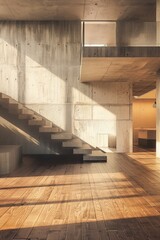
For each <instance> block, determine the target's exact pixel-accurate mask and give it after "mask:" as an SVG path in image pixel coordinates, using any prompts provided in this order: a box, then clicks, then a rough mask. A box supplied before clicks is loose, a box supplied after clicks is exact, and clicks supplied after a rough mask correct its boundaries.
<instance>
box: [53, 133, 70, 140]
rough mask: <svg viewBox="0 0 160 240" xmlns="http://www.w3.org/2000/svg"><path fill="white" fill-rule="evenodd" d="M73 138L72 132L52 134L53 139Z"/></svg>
mask: <svg viewBox="0 0 160 240" xmlns="http://www.w3.org/2000/svg"><path fill="white" fill-rule="evenodd" d="M72 138H73V136H72V134H71V133H57V134H52V135H51V139H52V140H59V141H63V140H70V139H72Z"/></svg>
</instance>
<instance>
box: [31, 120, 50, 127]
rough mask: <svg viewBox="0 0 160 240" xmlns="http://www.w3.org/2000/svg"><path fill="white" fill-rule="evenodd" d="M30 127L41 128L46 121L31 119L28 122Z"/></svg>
mask: <svg viewBox="0 0 160 240" xmlns="http://www.w3.org/2000/svg"><path fill="white" fill-rule="evenodd" d="M28 124H29V125H30V126H43V125H45V124H46V121H45V120H43V119H31V120H29V121H28Z"/></svg>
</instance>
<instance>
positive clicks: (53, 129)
mask: <svg viewBox="0 0 160 240" xmlns="http://www.w3.org/2000/svg"><path fill="white" fill-rule="evenodd" d="M39 132H41V133H58V132H61V129H60V128H58V127H48V126H44V127H40V128H39Z"/></svg>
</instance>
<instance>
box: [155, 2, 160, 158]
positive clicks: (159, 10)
mask: <svg viewBox="0 0 160 240" xmlns="http://www.w3.org/2000/svg"><path fill="white" fill-rule="evenodd" d="M156 21H157V46H159V45H160V23H159V21H160V0H157V6H156ZM156 156H157V157H160V75H159V80H157V84H156Z"/></svg>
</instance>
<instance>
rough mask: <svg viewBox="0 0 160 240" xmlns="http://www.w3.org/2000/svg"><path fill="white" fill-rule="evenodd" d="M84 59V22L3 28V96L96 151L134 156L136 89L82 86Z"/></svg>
mask: <svg viewBox="0 0 160 240" xmlns="http://www.w3.org/2000/svg"><path fill="white" fill-rule="evenodd" d="M80 53H81V24H80V22H39V23H38V22H36V23H25V22H18V23H16V22H9V23H1V24H0V82H1V85H0V92H4V93H6V94H8V95H10V96H12V97H13V98H15V99H16V100H18V101H20V102H22V103H24V104H26V105H27V107H29V108H31V109H33V110H35V111H37V112H38V113H40V114H41V115H43V116H45V117H46V118H48V119H49V120H51V121H53V122H54V123H55V124H56V125H58V126H59V127H61V128H62V129H64V130H67V131H71V132H73V133H74V134H76V135H77V136H79V137H81V138H82V139H83V140H85V141H86V142H88V143H90V144H92V145H93V146H98V147H101V148H106V147H107V144H108V142H109V146H110V147H115V146H117V149H118V151H129V150H131V145H132V142H131V139H132V133H131V114H130V106H131V105H130V103H131V91H130V89H131V88H130V84H129V83H126V82H119V83H97V84H95V83H94V84H84V83H81V82H80V67H81V54H80ZM128 139H130V140H128Z"/></svg>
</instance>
